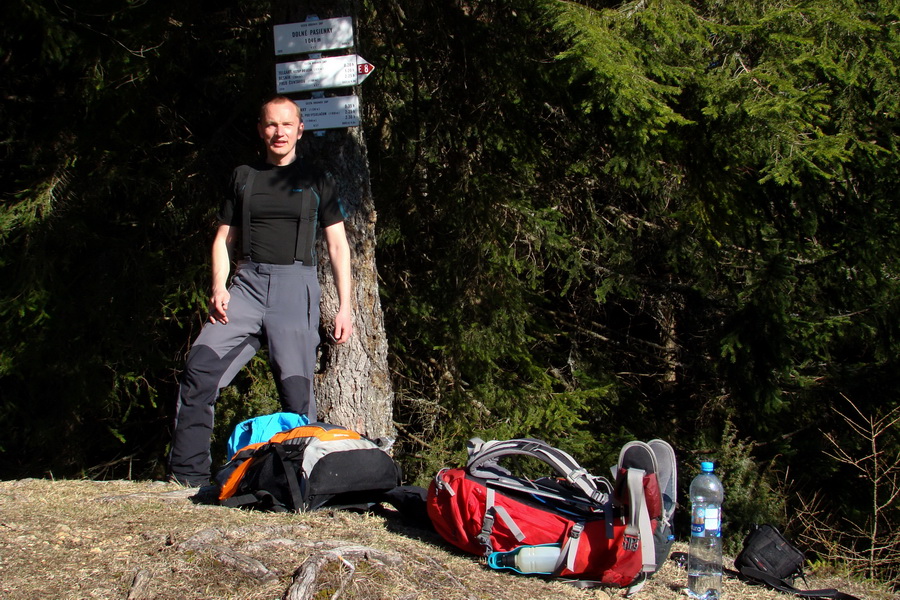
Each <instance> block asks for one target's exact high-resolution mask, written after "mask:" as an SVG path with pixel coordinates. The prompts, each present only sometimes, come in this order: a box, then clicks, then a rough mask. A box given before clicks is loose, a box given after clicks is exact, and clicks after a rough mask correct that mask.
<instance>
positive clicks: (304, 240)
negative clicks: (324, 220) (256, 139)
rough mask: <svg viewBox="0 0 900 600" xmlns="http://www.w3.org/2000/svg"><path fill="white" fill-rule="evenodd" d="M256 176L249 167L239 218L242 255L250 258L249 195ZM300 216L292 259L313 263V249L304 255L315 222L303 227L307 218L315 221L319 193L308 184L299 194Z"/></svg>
mask: <svg viewBox="0 0 900 600" xmlns="http://www.w3.org/2000/svg"><path fill="white" fill-rule="evenodd" d="M255 177H256V169H253V168H251V169H250V171H249V172H248V173H247V182H246V183H245V184H244V192H243V206H242V209H243V211H242V212H243V215H242V220H241V242H242V256H243V257H244V258H246V259H249V258H250V197H251V196H252V195H253V179H254V178H255ZM300 198H301V199H300V218H299V219H297V244H296V246H295V247H294V260H297V258H298V257H300V259H301V260H303V262H304V264H306V263H307V261H308V263H309V264H315V260H314V259H315V256H314V251H313V252H311V253H310V256H309V257H307V256H306V252H307V251H308V249H309V246H310V242H311V240H310V238H311V236H312V235H314V232H315V223H314V222H313V223H312V224H311V225H309V226H305V227H304V223H306V222H307V220H312V221H315V218H316V212H318V205H319V194H318V193H317V192H316V190H315V189H314V188H313V187H312V185H310V186H309V187H307V188H306V189H304V190H303V193H302V194H301V196H300Z"/></svg>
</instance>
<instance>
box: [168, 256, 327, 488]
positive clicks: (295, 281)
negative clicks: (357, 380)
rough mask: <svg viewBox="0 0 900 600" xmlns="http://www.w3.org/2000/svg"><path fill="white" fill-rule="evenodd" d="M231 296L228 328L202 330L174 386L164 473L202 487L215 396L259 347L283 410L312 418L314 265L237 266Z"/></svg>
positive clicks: (211, 325)
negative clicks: (266, 353) (266, 350)
mask: <svg viewBox="0 0 900 600" xmlns="http://www.w3.org/2000/svg"><path fill="white" fill-rule="evenodd" d="M229 292H230V293H231V299H230V301H229V303H228V323H226V324H222V323H212V322H209V323H207V324H206V325H204V326H203V329H202V330H201V332H200V335H199V336H197V339H196V340H195V341H194V344H193V346H192V347H191V350H190V353H189V354H188V359H187V363H186V364H185V370H184V373H183V374H182V377H181V383H180V385H179V393H178V405H177V408H176V416H175V432H174V435H173V438H172V451H171V454H170V455H169V470H170V472H171V474H172V475H173V476H174V477H175V478H177V479H178V480H179V481H181V482H182V483H189V484H191V485H205V483H208V481H209V478H210V469H211V460H210V437H211V436H212V430H213V420H214V406H215V403H216V400H217V399H218V397H219V391H220V390H221V389H222V388H223V387H225V386H227V385H228V384H229V383H231V381H232V379H234V377H235V375H237V373H238V372H239V371H240V370H241V368H242V367H243V366H244V365H246V364H247V362H248V361H249V360H250V359H251V358H252V357H253V355H254V354H256V352H257V350H259V349H260V348H261V347H262V344H263V343H264V342H265V343H268V347H269V360H270V364H271V367H272V372H273V374H274V376H275V382H276V385H277V386H278V392H279V396H280V397H281V402H282V405H283V409H284V410H285V411H288V412H296V413H299V414H305V415H307V417H308V418H309V420H310V422H313V421H315V420H316V400H315V396H314V394H313V374H314V371H315V363H316V347H317V346H318V345H319V300H320V298H321V289H320V287H319V280H318V277H317V273H316V267H315V266H305V265H304V264H303V263H302V262H296V263H294V264H293V265H272V264H264V263H254V262H251V261H247V260H245V261H241V262H240V263H238V267H237V270H236V271H235V274H234V277H233V278H232V281H231V286H230V287H229ZM223 444H224V441H223Z"/></svg>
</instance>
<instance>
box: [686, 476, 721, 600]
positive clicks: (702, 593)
mask: <svg viewBox="0 0 900 600" xmlns="http://www.w3.org/2000/svg"><path fill="white" fill-rule="evenodd" d="M690 494H691V548H690V552H689V554H688V593H689V594H690V596H692V597H693V598H698V599H700V600H719V598H721V597H722V529H721V527H722V501H723V500H724V499H725V490H724V489H723V488H722V482H721V481H719V478H718V477H716V475H715V473H713V464H712V463H711V462H702V463H700V474H699V475H697V476H696V477H694V480H693V481H692V482H691V490H690Z"/></svg>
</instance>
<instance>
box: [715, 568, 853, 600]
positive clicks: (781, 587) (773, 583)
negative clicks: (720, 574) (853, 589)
mask: <svg viewBox="0 0 900 600" xmlns="http://www.w3.org/2000/svg"><path fill="white" fill-rule="evenodd" d="M725 573H726V574H727V575H731V576H734V577H738V578H740V579H744V580H749V581H751V582H758V583H764V584H766V585H768V586H769V587H771V588H774V589H776V590H778V591H779V592H784V593H786V594H793V595H795V596H800V597H802V598H834V599H835V600H860V599H859V598H857V597H856V596H852V595H850V594H846V593H844V592H840V591H838V590H836V589H833V588H823V589H820V590H801V589H799V588H795V587H794V586H792V585H791V584H790V583H788V582H787V581H784V580H783V579H778V578H777V577H773V576H772V575H770V574H769V573H766V572H765V571H760V570H759V569H753V568H751V567H741V569H740V570H739V571H731V570H729V569H726V570H725Z"/></svg>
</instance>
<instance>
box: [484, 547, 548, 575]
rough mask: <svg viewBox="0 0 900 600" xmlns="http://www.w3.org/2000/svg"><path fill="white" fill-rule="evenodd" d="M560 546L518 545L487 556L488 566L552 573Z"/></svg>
mask: <svg viewBox="0 0 900 600" xmlns="http://www.w3.org/2000/svg"><path fill="white" fill-rule="evenodd" d="M560 552H561V550H560V547H559V546H558V545H556V544H545V545H540V546H519V547H518V548H516V549H515V550H510V551H509V552H493V553H492V554H491V555H490V556H488V566H490V567H491V568H494V569H513V570H514V571H518V572H519V573H524V574H528V573H541V574H545V575H546V574H549V573H553V571H554V569H555V568H556V562H557V561H558V560H559V553H560Z"/></svg>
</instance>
